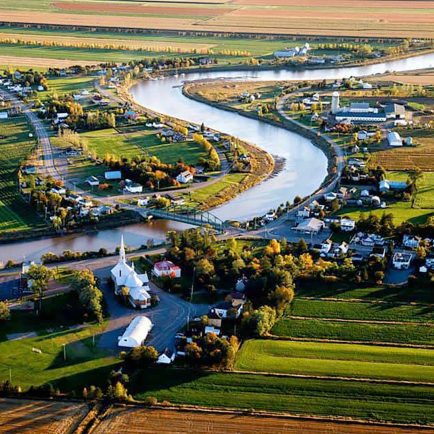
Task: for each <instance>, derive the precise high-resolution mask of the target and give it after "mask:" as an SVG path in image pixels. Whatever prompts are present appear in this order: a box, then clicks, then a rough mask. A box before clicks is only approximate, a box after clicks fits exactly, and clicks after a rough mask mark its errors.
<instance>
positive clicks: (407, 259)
mask: <svg viewBox="0 0 434 434" xmlns="http://www.w3.org/2000/svg"><path fill="white" fill-rule="evenodd" d="M411 259H412V256H411V254H410V253H401V252H396V253H395V254H394V255H393V258H392V264H393V266H394V267H395V268H396V269H398V270H407V269H408V268H409V267H410V263H411Z"/></svg>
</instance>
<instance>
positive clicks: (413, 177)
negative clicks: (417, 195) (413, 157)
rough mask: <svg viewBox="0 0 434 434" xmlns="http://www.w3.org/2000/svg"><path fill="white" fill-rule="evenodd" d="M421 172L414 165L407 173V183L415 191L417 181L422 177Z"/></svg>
mask: <svg viewBox="0 0 434 434" xmlns="http://www.w3.org/2000/svg"><path fill="white" fill-rule="evenodd" d="M423 176H424V174H423V172H422V170H421V169H419V168H418V167H416V168H415V169H414V170H412V171H411V172H410V173H409V175H408V180H409V184H410V185H411V186H413V188H414V191H417V182H418V181H419V180H421V179H423Z"/></svg>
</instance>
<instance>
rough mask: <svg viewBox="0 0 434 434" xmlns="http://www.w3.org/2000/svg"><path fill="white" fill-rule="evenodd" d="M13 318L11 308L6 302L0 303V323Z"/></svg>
mask: <svg viewBox="0 0 434 434" xmlns="http://www.w3.org/2000/svg"><path fill="white" fill-rule="evenodd" d="M10 317H11V313H10V311H9V306H8V305H7V303H5V302H4V301H0V321H6V320H8V319H9V318H10Z"/></svg>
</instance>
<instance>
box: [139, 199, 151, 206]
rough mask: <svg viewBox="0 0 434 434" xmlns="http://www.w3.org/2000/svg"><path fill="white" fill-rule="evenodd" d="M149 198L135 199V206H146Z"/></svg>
mask: <svg viewBox="0 0 434 434" xmlns="http://www.w3.org/2000/svg"><path fill="white" fill-rule="evenodd" d="M148 203H149V198H147V197H145V198H143V199H137V206H148Z"/></svg>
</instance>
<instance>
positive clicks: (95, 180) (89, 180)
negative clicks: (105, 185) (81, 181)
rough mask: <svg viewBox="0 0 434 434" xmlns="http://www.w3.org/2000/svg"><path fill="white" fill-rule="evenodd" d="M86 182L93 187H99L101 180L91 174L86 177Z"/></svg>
mask: <svg viewBox="0 0 434 434" xmlns="http://www.w3.org/2000/svg"><path fill="white" fill-rule="evenodd" d="M86 183H87V184H89V185H90V186H91V187H97V186H98V185H99V180H98V178H97V177H96V176H89V178H87V179H86Z"/></svg>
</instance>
